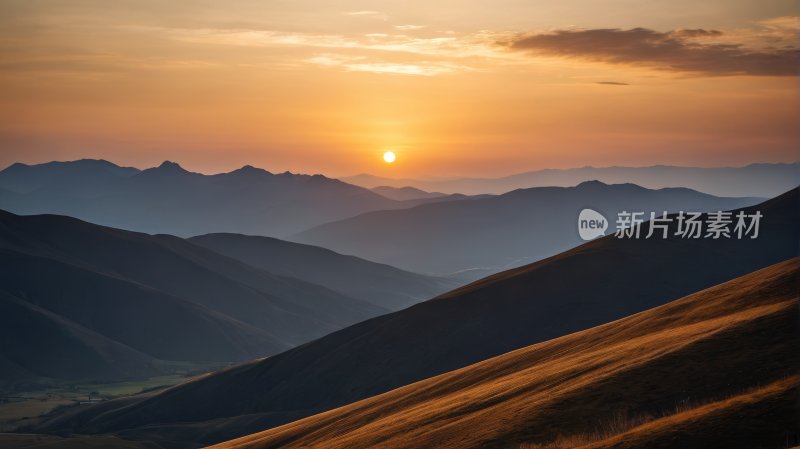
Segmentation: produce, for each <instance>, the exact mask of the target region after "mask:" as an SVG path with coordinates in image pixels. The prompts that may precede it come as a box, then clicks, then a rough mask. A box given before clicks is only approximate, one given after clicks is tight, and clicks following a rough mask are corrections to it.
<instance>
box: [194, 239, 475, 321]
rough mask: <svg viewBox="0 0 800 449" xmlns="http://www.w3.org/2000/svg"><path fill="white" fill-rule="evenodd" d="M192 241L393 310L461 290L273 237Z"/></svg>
mask: <svg viewBox="0 0 800 449" xmlns="http://www.w3.org/2000/svg"><path fill="white" fill-rule="evenodd" d="M188 240H189V241H190V242H193V243H196V244H198V245H202V246H205V247H206V248H209V249H211V250H213V251H216V252H217V253H220V254H224V255H226V256H229V257H233V258H235V259H238V260H241V261H242V262H244V263H246V264H248V265H252V266H254V267H258V268H262V269H264V270H267V271H269V272H270V273H275V274H279V275H284V276H291V277H295V278H298V279H303V280H306V281H309V282H313V283H315V284H319V285H323V286H325V287H328V288H330V289H333V290H336V291H338V292H340V293H342V294H345V295H348V296H352V297H354V298H359V299H363V300H365V301H369V302H371V303H373V304H377V305H379V306H381V307H384V308H387V309H389V310H400V309H404V308H406V307H409V306H411V305H414V304H417V303H418V302H420V301H425V300H427V299H430V298H433V297H435V296H438V295H440V294H442V293H444V292H446V291H449V290H451V289H453V288H455V287H457V286H459V285H461V284H459V283H456V282H452V281H447V280H443V279H440V278H436V277H431V276H424V275H421V274H416V273H410V272H408V271H403V270H400V269H397V268H394V267H392V266H389V265H384V264H378V263H374V262H369V261H367V260H364V259H359V258H358V257H354V256H344V255H342V254H338V253H335V252H333V251H331V250H328V249H325V248H320V247H316V246H310V245H302V244H298V243H292V242H287V241H284V240H278V239H274V238H270V237H259V236H246V235H241V234H206V235H201V236H197V237H191V238H189V239H188Z"/></svg>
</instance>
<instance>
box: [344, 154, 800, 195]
mask: <svg viewBox="0 0 800 449" xmlns="http://www.w3.org/2000/svg"><path fill="white" fill-rule="evenodd" d="M339 179H341V180H342V181H344V182H346V183H349V184H355V185H357V186H362V187H366V188H368V189H372V188H374V187H376V186H386V187H411V188H416V189H421V190H423V191H428V192H431V191H435V192H444V193H463V194H466V195H477V194H481V193H494V194H498V195H499V194H502V193H506V192H510V191H512V190H516V189H527V188H531V187H551V186H557V187H570V186H575V185H578V184H580V183H582V182H584V181H591V180H598V181H602V182H604V183H606V184H625V183H632V184H638V185H640V186H642V187H647V188H649V189H661V188H664V187H687V188H690V189H694V190H697V191H700V192H703V193H707V194H709V195H716V196H725V197H738V196H755V197H763V198H771V197H774V196H777V195H780V194H781V193H783V192H785V191H787V190H789V189H791V188H793V187H795V186H797V184H798V183H799V182H800V163H798V162H795V163H792V164H781V163H779V164H751V165H748V166H746V167H718V168H700V167H674V166H669V165H654V166H652V167H582V168H570V169H566V170H558V169H545V170H537V171H531V172H526V173H519V174H516V175H511V176H505V177H502V178H495V179H488V178H460V179H447V178H442V180H438V179H436V178H434V177H430V178H425V179H392V178H381V177H378V176H373V175H367V174H361V175H356V176H348V177H344V178H339Z"/></svg>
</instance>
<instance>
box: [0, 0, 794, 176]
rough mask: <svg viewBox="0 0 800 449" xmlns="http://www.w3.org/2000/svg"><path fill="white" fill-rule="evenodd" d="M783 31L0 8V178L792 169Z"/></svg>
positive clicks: (363, 4)
mask: <svg viewBox="0 0 800 449" xmlns="http://www.w3.org/2000/svg"><path fill="white" fill-rule="evenodd" d="M797 23H798V22H797V10H796V4H795V2H794V1H787V0H757V1H756V0H600V1H598V0H560V1H558V2H553V1H550V0H547V1H544V0H525V1H522V0H458V1H456V0H402V1H401V0H382V1H366V0H363V1H358V0H340V1H337V2H330V1H326V2H322V1H318V0H317V1H314V0H260V1H250V0H226V1H211V0H193V1H187V0H137V1H128V0H115V1H108V0H91V1H90V0H3V1H1V2H0V52H2V55H1V57H0V105H1V107H0V168H3V167H6V166H8V165H10V164H13V163H15V162H22V163H27V164H37V163H43V162H48V161H52V160H75V159H81V158H94V159H106V160H109V161H111V162H114V163H116V164H118V165H122V166H134V167H138V168H147V167H152V166H156V165H159V164H160V163H161V162H162V161H164V160H171V161H175V162H178V163H180V164H181V165H182V166H183V167H184V168H186V169H188V170H191V171H196V172H202V173H207V174H211V173H220V172H227V171H231V170H233V169H236V168H239V167H241V166H244V165H253V166H256V167H260V168H264V169H267V170H269V171H271V172H275V173H277V172H284V171H291V172H293V173H308V174H316V173H321V174H325V175H326V176H332V177H339V176H348V175H355V174H358V173H371V174H374V175H378V176H386V177H395V178H400V177H416V176H421V175H437V176H477V177H499V176H505V175H510V174H514V173H520V172H525V171H532V170H539V169H544V168H572V167H583V166H587V165H591V166H595V167H603V166H612V165H618V166H648V165H656V164H663V165H681V166H700V167H717V166H743V165H747V164H750V163H757V162H769V163H775V162H795V161H797V160H798V144H799V143H800V142H798V111H797V105H798V79H797V67H798V66H797V51H798V39H797ZM387 151H391V152H393V153H395V155H396V156H397V158H396V160H395V161H394V162H392V163H386V162H385V161H384V160H383V154H384V153H385V152H387Z"/></svg>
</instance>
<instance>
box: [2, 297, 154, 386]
mask: <svg viewBox="0 0 800 449" xmlns="http://www.w3.org/2000/svg"><path fill="white" fill-rule="evenodd" d="M0 354H2V355H0V367H2V371H0V374H2V376H0V379H2V381H1V382H0V384H2V383H7V382H14V381H22V380H33V379H35V378H36V376H31V374H33V373H36V374H37V375H38V376H42V377H50V378H56V379H67V380H74V379H94V380H98V379H99V380H108V379H131V378H141V377H147V376H156V375H158V371H157V370H156V368H155V367H154V366H153V358H152V357H149V356H147V355H145V354H143V353H141V352H139V351H136V350H134V349H131V348H129V347H127V346H124V345H122V344H120V343H117V342H115V341H113V340H111V339H109V338H107V337H104V336H102V335H100V334H98V333H97V332H93V331H90V330H89V329H86V328H85V327H83V326H80V325H78V324H76V323H74V322H72V321H70V320H67V319H65V318H62V317H60V316H58V315H56V314H54V313H51V312H48V311H47V310H44V309H42V308H40V307H37V306H35V305H33V304H30V303H28V302H26V301H23V300H21V299H19V298H15V297H13V296H11V295H9V294H7V293H5V292H2V291H0ZM23 367H24V368H23Z"/></svg>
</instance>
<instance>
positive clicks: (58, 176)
mask: <svg viewBox="0 0 800 449" xmlns="http://www.w3.org/2000/svg"><path fill="white" fill-rule="evenodd" d="M137 173H139V169H138V168H133V167H120V166H118V165H116V164H112V163H111V162H108V161H105V160H102V159H100V160H95V159H81V160H79V161H70V162H48V163H46V164H38V165H25V164H20V163H16V164H14V165H11V166H9V167H7V168H6V169H4V170H2V171H0V187H2V188H4V189H8V190H11V191H13V192H17V193H30V192H33V191H34V190H37V189H40V188H42V187H45V186H49V185H54V184H69V183H72V182H78V183H80V182H83V181H82V179H83V178H86V177H89V178H102V179H100V181H102V180H103V179H105V180H111V179H115V178H127V177H129V176H133V175H135V174H137ZM109 175H110V176H109ZM104 176H105V178H103V177H104Z"/></svg>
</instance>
